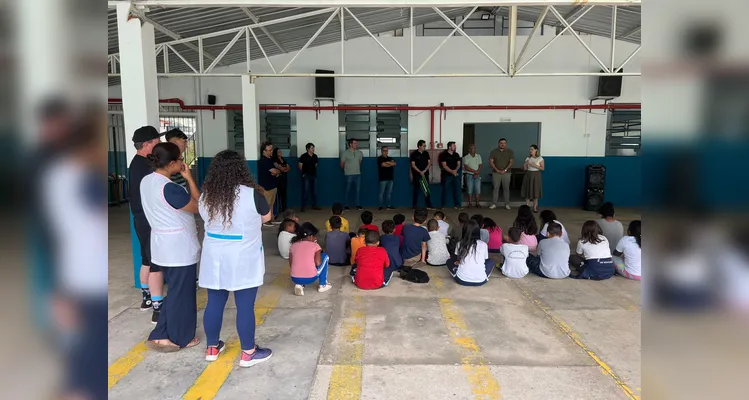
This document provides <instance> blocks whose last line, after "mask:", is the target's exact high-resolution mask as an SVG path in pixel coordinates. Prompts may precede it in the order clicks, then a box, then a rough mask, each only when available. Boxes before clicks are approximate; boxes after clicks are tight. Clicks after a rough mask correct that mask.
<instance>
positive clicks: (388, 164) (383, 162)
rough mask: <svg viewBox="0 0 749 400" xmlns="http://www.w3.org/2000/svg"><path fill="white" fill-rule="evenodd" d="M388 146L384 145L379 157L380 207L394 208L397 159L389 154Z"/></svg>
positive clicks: (381, 208) (382, 208)
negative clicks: (394, 178)
mask: <svg viewBox="0 0 749 400" xmlns="http://www.w3.org/2000/svg"><path fill="white" fill-rule="evenodd" d="M388 151H389V149H388V147H387V146H382V149H381V150H380V152H381V153H380V156H379V157H377V175H378V176H379V178H380V208H379V209H378V210H380V211H382V210H384V209H385V208H387V209H388V210H394V209H395V208H394V207H393V177H394V170H395V168H394V167H395V160H393V158H392V157H390V156H388Z"/></svg>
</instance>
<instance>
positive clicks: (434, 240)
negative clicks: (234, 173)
mask: <svg viewBox="0 0 749 400" xmlns="http://www.w3.org/2000/svg"><path fill="white" fill-rule="evenodd" d="M599 212H600V214H601V219H599V220H595V221H593V220H590V221H586V222H585V223H584V224H583V227H582V230H581V239H580V241H579V242H578V243H577V247H576V254H572V255H570V238H569V235H568V233H567V230H566V229H565V228H564V225H562V223H561V222H559V221H558V220H557V217H556V215H555V214H554V212H553V211H551V210H544V211H543V212H541V214H540V219H541V224H540V225H541V229H538V226H539V224H538V223H537V222H536V217H535V216H534V215H533V212H532V211H531V208H530V207H528V206H521V207H519V208H518V212H517V216H516V218H515V221H514V222H513V224H512V226H511V227H509V229H507V232H506V233H505V232H503V231H502V228H500V227H499V226H498V225H497V224H496V223H495V222H494V220H492V219H491V218H485V217H484V216H482V215H480V214H477V215H474V216H472V217H469V216H468V214H466V213H461V214H460V215H459V216H458V224H457V226H451V225H450V224H449V223H448V222H447V221H446V218H445V215H444V213H442V212H441V211H437V212H435V213H434V215H433V216H432V219H429V220H427V218H428V213H427V210H426V209H425V208H417V209H415V210H414V213H413V222H412V223H410V224H405V220H406V217H405V216H404V215H403V214H396V215H395V216H394V217H393V219H389V220H386V221H383V222H382V225H381V228H382V234H380V229H379V228H378V227H377V226H376V225H373V224H372V221H373V218H374V216H373V215H372V213H371V212H369V211H364V212H362V213H361V216H360V218H361V222H362V224H361V226H360V227H359V228H358V229H357V231H356V232H355V233H354V232H349V222H348V221H347V220H346V218H344V217H343V216H342V213H343V207H342V205H341V204H338V203H336V204H334V205H333V208H332V213H333V216H332V217H330V219H329V220H328V221H327V222H326V224H325V225H326V233H325V252H323V251H322V248H321V246H320V245H319V244H318V243H317V237H318V235H319V232H318V229H317V228H316V227H315V226H314V225H313V224H311V223H309V222H305V223H303V224H301V225H300V224H299V222H298V219H297V218H296V216H295V215H294V214H293V212H292V211H287V213H286V215H284V222H283V223H282V225H281V232H279V236H278V249H279V252H280V253H281V256H282V257H283V258H287V259H288V260H289V264H290V266H291V279H292V281H293V282H294V283H295V287H294V293H295V294H297V295H304V287H305V285H308V284H311V283H313V282H315V281H318V280H319V289H318V290H319V291H320V292H324V291H327V290H329V289H330V288H331V285H330V283H328V282H327V271H328V266H329V265H335V266H349V265H350V266H351V269H350V275H351V278H352V280H353V282H354V284H355V285H356V286H357V287H358V288H360V289H379V288H382V287H385V286H387V285H388V283H389V282H390V280H391V278H392V277H393V275H394V273H395V272H396V271H398V270H402V269H410V268H412V267H413V266H414V265H415V264H417V263H424V264H427V265H430V266H446V267H447V269H448V270H449V272H450V274H451V275H452V276H453V278H454V279H455V281H456V282H457V283H458V284H461V285H464V286H480V285H483V284H485V283H486V282H487V281H488V278H489V276H490V275H491V273H492V271H493V270H494V267H495V261H494V259H493V258H492V257H490V254H492V253H498V255H497V256H496V258H497V259H498V263H497V266H498V267H499V269H500V270H501V271H502V274H504V275H505V276H507V277H509V278H522V277H524V276H525V275H527V274H528V273H529V272H532V273H534V274H536V275H538V276H541V277H545V278H550V279H560V278H566V277H571V278H577V279H593V280H602V279H608V278H610V277H612V276H613V275H614V274H615V273H618V274H620V275H622V276H624V277H626V278H629V279H634V280H640V276H641V250H640V247H641V242H642V239H641V222H640V221H639V220H636V221H632V222H631V223H630V224H629V227H628V229H627V232H626V235H625V234H624V229H623V226H622V224H621V222H619V221H617V220H616V219H615V218H614V206H613V204H611V203H605V204H604V205H603V207H602V208H601V209H600V211H599ZM612 244H613V245H612Z"/></svg>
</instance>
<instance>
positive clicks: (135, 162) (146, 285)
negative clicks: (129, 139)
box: [128, 126, 164, 324]
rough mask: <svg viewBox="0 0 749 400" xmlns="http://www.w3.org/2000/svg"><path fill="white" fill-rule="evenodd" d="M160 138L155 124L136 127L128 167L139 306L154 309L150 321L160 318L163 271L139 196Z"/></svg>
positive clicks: (156, 320)
mask: <svg viewBox="0 0 749 400" xmlns="http://www.w3.org/2000/svg"><path fill="white" fill-rule="evenodd" d="M159 142H161V135H159V131H157V130H156V128H154V127H152V126H143V127H140V128H138V129H136V130H135V133H133V144H134V145H135V150H136V153H135V157H133V159H132V161H130V166H129V167H128V174H129V176H128V182H129V184H130V188H129V190H128V193H129V195H130V199H129V203H130V212H131V213H132V214H133V227H134V228H135V235H136V236H137V237H138V243H139V244H140V258H141V262H140V264H141V265H140V288H141V289H140V290H141V293H142V297H143V299H142V301H141V302H140V310H141V311H148V310H151V309H153V314H152V315H151V322H152V323H154V324H155V323H156V322H158V320H159V311H160V310H161V302H162V300H163V295H164V292H163V290H164V275H163V274H162V272H161V269H159V267H158V266H156V265H151V225H149V224H148V219H146V214H145V212H144V211H143V204H142V203H141V200H140V199H141V196H140V184H141V181H142V180H143V178H145V177H146V176H147V175H150V174H151V173H153V169H152V168H151V164H149V162H148V158H147V157H148V155H149V154H151V152H152V151H153V148H154V146H156V145H157V144H159Z"/></svg>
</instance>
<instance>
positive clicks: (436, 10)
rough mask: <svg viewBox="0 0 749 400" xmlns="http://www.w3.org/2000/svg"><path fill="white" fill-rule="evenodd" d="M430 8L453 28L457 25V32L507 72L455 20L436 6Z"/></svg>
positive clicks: (503, 70) (502, 69)
mask: <svg viewBox="0 0 749 400" xmlns="http://www.w3.org/2000/svg"><path fill="white" fill-rule="evenodd" d="M432 9H433V10H434V11H435V12H436V13H437V14H439V15H440V16H441V17H442V19H444V20H445V21H447V23H448V24H450V26H452V27H453V28H455V27H457V28H458V32H460V34H461V35H463V36H464V37H465V38H466V39H468V41H469V42H471V44H473V45H474V46H475V47H476V48H477V49H479V51H480V52H481V54H483V55H484V56H486V58H488V59H489V61H491V62H492V63H493V64H494V65H496V66H497V68H499V70H500V71H502V72H503V73H505V74H506V73H507V71H505V69H504V68H502V66H501V65H499V64H498V63H497V62H496V61H494V59H493V58H492V57H491V56H490V55H489V54H487V53H486V51H484V49H482V48H481V46H479V45H478V44H477V43H476V42H475V41H474V40H473V39H471V37H470V36H468V35H466V33H465V32H463V29H460V27H459V26H457V25H455V22H453V20H451V19H450V18H448V17H447V15H445V13H443V12H442V11H440V9H439V8H437V7H432Z"/></svg>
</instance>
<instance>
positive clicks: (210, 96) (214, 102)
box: [208, 94, 216, 106]
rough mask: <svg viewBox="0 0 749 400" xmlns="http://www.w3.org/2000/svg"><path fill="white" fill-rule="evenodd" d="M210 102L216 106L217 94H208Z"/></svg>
mask: <svg viewBox="0 0 749 400" xmlns="http://www.w3.org/2000/svg"><path fill="white" fill-rule="evenodd" d="M208 104H209V105H212V106H215V105H216V96H214V95H212V94H209V95H208Z"/></svg>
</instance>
